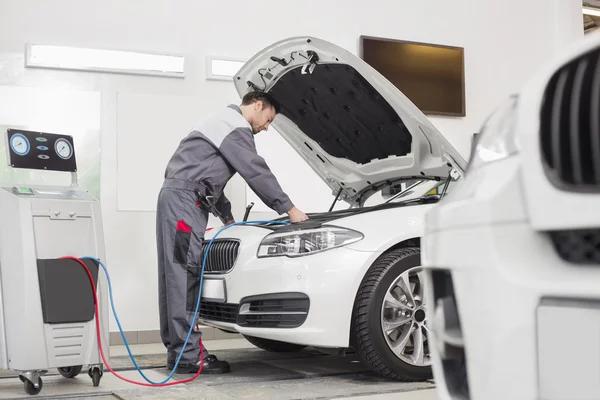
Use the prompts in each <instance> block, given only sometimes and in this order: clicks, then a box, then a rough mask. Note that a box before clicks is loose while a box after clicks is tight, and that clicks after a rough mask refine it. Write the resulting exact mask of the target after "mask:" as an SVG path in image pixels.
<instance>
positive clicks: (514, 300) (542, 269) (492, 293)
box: [422, 34, 600, 400]
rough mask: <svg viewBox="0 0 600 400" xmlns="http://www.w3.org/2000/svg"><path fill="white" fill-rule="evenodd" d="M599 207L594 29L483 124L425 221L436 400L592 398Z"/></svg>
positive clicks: (597, 375)
mask: <svg viewBox="0 0 600 400" xmlns="http://www.w3.org/2000/svg"><path fill="white" fill-rule="evenodd" d="M599 205H600V35H597V34H596V35H593V36H592V35H590V36H589V37H586V38H585V40H584V41H582V43H581V44H580V45H578V46H574V47H573V48H572V49H571V50H570V52H568V53H567V54H564V55H563V56H562V58H560V59H558V60H556V61H555V62H554V63H552V64H550V65H549V66H548V68H546V69H544V70H543V71H541V72H540V73H539V74H538V75H536V76H535V78H534V79H532V80H531V81H530V82H529V83H528V85H527V86H526V87H525V88H524V89H523V90H522V91H521V92H520V93H519V94H518V95H515V96H512V97H511V98H510V99H508V101H507V102H506V103H505V104H504V105H503V106H502V107H500V108H499V109H498V110H497V111H496V112H494V113H493V114H492V115H491V118H489V119H488V120H487V121H486V123H485V124H484V126H483V130H482V132H481V135H480V139H479V140H478V144H477V147H476V149H475V152H474V155H473V157H472V160H471V162H470V164H469V167H468V170H467V173H466V176H465V178H463V179H461V181H460V182H457V184H456V185H455V187H454V190H453V192H452V193H451V194H449V195H448V196H447V197H445V198H444V200H443V201H442V202H440V204H439V205H438V206H436V207H435V208H433V209H432V211H431V212H429V213H428V214H427V217H426V221H427V222H426V234H425V237H424V238H423V241H422V251H423V255H422V256H423V266H424V267H425V268H426V276H427V278H428V279H427V281H428V285H427V290H426V299H427V301H429V304H430V309H429V311H430V315H429V318H430V321H429V322H430V328H431V330H432V335H431V337H430V338H431V339H432V343H431V345H430V349H431V352H432V358H433V371H434V378H435V380H436V386H437V391H438V396H440V398H441V399H473V400H495V399H498V400H506V399H511V400H520V399H528V400H529V399H547V400H555V399H569V400H576V399H599V398H600V329H599V327H600V212H599ZM430 289H431V290H430ZM434 343H435V345H433V344H434Z"/></svg>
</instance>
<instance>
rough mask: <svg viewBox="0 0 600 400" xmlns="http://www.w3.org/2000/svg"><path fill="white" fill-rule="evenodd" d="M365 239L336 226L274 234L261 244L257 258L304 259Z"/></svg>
mask: <svg viewBox="0 0 600 400" xmlns="http://www.w3.org/2000/svg"><path fill="white" fill-rule="evenodd" d="M363 237H364V235H363V234H362V233H360V232H357V231H354V230H352V229H346V228H340V227H336V226H324V227H321V228H315V229H305V230H298V231H293V232H282V233H272V234H270V235H268V236H266V237H265V238H264V239H263V240H262V242H261V243H260V246H259V248H258V254H257V257H258V258H264V257H280V256H287V257H302V256H307V255H310V254H314V253H319V252H321V251H325V250H330V249H334V248H336V247H341V246H346V245H348V244H351V243H355V242H358V241H359V240H361V239H362V238H363Z"/></svg>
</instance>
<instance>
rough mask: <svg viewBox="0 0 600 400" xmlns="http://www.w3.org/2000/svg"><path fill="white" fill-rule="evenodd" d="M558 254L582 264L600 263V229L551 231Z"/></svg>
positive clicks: (564, 258)
mask: <svg viewBox="0 0 600 400" xmlns="http://www.w3.org/2000/svg"><path fill="white" fill-rule="evenodd" d="M550 237H551V238H552V243H553V244H554V248H555V249H556V252H557V253H558V255H559V256H560V257H561V258H562V259H563V260H565V261H567V262H569V263H572V264H580V265H600V229H581V230H572V231H555V232H550Z"/></svg>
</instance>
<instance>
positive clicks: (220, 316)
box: [198, 301, 239, 324]
mask: <svg viewBox="0 0 600 400" xmlns="http://www.w3.org/2000/svg"><path fill="white" fill-rule="evenodd" d="M238 308H239V306H238V305H237V304H221V303H215V302H212V301H203V302H201V303H200V307H199V309H198V316H199V317H200V318H201V319H206V320H208V321H218V322H228V323H231V324H235V321H236V319H237V315H238Z"/></svg>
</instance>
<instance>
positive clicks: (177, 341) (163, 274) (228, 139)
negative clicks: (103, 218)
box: [156, 91, 308, 374]
mask: <svg viewBox="0 0 600 400" xmlns="http://www.w3.org/2000/svg"><path fill="white" fill-rule="evenodd" d="M278 112H279V105H278V103H277V102H276V101H275V99H273V98H272V96H270V95H269V94H268V93H265V92H262V91H254V92H249V93H247V94H246V95H245V96H244V97H243V99H242V104H241V105H240V106H236V105H233V104H232V105H229V106H228V107H224V109H223V110H221V111H220V112H218V113H217V114H216V115H214V116H213V117H212V118H209V119H208V120H206V121H204V122H202V123H201V124H200V125H199V126H197V127H195V128H194V129H193V130H192V132H191V133H190V134H189V135H188V136H187V137H186V138H184V139H183V140H182V141H181V143H180V144H179V146H178V148H177V149H176V151H175V153H174V154H173V156H172V157H171V159H170V161H169V163H168V165H167V167H166V171H165V179H164V182H163V186H162V188H161V190H160V194H159V196H158V205H157V213H156V236H157V237H156V239H157V245H158V285H159V288H158V294H159V313H160V335H161V338H162V341H163V343H164V345H165V347H166V348H167V354H168V355H167V367H168V368H169V369H170V370H172V369H173V367H174V364H175V362H176V360H177V358H178V357H179V353H180V352H183V355H182V356H181V360H180V362H179V365H178V367H177V370H176V371H175V372H176V373H180V374H186V373H192V374H193V373H197V372H198V369H199V368H200V360H199V353H200V343H199V341H200V337H201V335H202V333H201V332H196V331H194V332H193V333H192V335H191V336H190V339H189V341H188V343H187V346H186V348H185V349H182V347H183V344H184V343H185V339H186V337H187V335H188V332H189V329H190V325H189V324H190V319H191V318H192V316H191V315H190V314H192V313H193V312H194V310H195V306H196V301H197V298H198V291H199V286H200V285H199V280H200V273H201V271H202V256H203V255H202V242H203V240H204V233H205V230H206V225H207V223H208V212H209V209H208V208H207V204H206V203H207V196H212V197H213V198H214V199H217V200H216V202H215V204H214V206H215V208H216V210H217V211H218V213H219V214H221V215H220V218H221V220H222V221H224V223H225V224H226V225H229V224H232V223H234V222H235V221H234V218H233V215H232V213H231V204H230V202H229V200H228V199H227V198H226V197H225V195H224V194H223V189H224V187H225V185H226V183H227V182H228V181H229V179H231V177H232V176H233V175H234V174H235V173H236V172H238V173H239V174H240V175H241V176H242V178H244V180H245V181H246V182H247V183H248V185H249V186H250V188H251V189H252V190H253V191H254V192H255V193H256V194H257V196H259V198H260V199H261V200H262V201H263V202H264V203H265V204H266V205H267V206H269V207H270V208H271V209H273V210H274V211H275V212H277V213H278V214H283V213H287V214H288V215H289V218H290V222H291V223H297V222H302V221H305V220H307V219H308V217H307V216H306V214H304V213H303V212H302V211H300V210H299V209H297V208H296V207H295V206H294V204H293V203H292V202H291V200H290V199H289V197H288V196H287V195H286V194H285V193H284V191H283V190H282V188H281V187H280V185H279V183H278V181H277V179H276V178H275V176H274V175H273V173H272V172H271V170H270V169H269V167H268V166H267V164H266V162H265V161H264V159H263V158H262V157H260V156H259V155H258V154H257V152H256V146H255V143H254V135H255V134H257V133H258V132H260V131H263V130H267V129H268V127H269V125H270V123H271V121H273V119H274V118H275V116H276V114H277V113H278ZM192 323H195V321H192ZM203 354H204V364H203V366H202V372H203V373H212V374H215V373H216V374H220V373H227V372H230V368H229V364H228V363H227V362H226V361H222V360H219V359H217V357H215V356H214V355H209V353H208V351H207V350H206V348H204V349H203Z"/></svg>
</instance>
